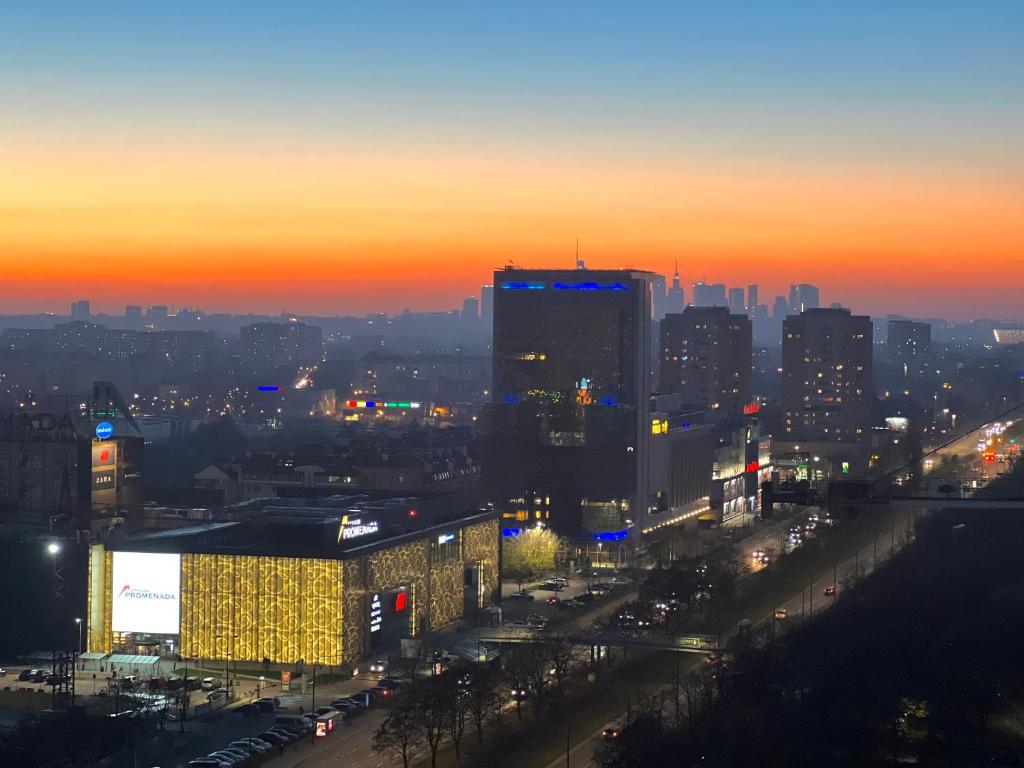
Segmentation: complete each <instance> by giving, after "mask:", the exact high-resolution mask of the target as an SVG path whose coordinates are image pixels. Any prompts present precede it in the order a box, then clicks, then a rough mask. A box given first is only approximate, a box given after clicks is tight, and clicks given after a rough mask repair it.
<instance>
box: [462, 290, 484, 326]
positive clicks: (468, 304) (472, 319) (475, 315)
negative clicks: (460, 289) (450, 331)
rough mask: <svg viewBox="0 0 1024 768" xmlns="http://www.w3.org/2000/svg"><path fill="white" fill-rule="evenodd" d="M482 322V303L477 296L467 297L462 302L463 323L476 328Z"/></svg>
mask: <svg viewBox="0 0 1024 768" xmlns="http://www.w3.org/2000/svg"><path fill="white" fill-rule="evenodd" d="M479 320H480V302H479V300H478V299H477V298H476V296H467V297H466V298H465V299H463V300H462V322H463V323H466V324H469V325H473V326H476V324H477V322H479Z"/></svg>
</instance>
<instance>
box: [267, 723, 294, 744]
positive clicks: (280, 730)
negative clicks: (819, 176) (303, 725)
mask: <svg viewBox="0 0 1024 768" xmlns="http://www.w3.org/2000/svg"><path fill="white" fill-rule="evenodd" d="M270 732H271V733H276V734H277V735H279V736H280V737H281V738H282V739H284V740H285V741H286V742H288V743H289V744H294V743H295V742H296V741H298V740H299V734H298V733H296V732H295V731H292V730H289V729H288V728H285V727H284V726H283V725H276V726H274V727H273V728H271V729H270Z"/></svg>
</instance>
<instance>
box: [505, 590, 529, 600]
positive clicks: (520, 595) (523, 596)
mask: <svg viewBox="0 0 1024 768" xmlns="http://www.w3.org/2000/svg"><path fill="white" fill-rule="evenodd" d="M508 599H509V600H526V601H527V602H533V600H534V597H533V595H531V594H530V593H529V592H527V591H526V590H525V589H520V590H519V591H518V592H513V593H512V594H511V595H509V596H508Z"/></svg>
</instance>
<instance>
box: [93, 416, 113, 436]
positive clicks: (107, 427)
mask: <svg viewBox="0 0 1024 768" xmlns="http://www.w3.org/2000/svg"><path fill="white" fill-rule="evenodd" d="M112 434H114V425H113V424H111V423H110V422H109V421H101V422H100V423H99V424H97V425H96V437H98V438H99V439H100V440H106V439H107V438H108V437H110V436H111V435H112Z"/></svg>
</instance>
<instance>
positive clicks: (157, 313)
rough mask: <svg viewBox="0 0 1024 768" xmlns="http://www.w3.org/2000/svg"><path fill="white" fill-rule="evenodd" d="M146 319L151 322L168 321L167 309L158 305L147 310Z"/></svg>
mask: <svg viewBox="0 0 1024 768" xmlns="http://www.w3.org/2000/svg"><path fill="white" fill-rule="evenodd" d="M146 318H147V319H149V320H166V319H167V307H166V306H163V305H160V304H157V305H155V306H152V307H150V308H149V309H147V310H146Z"/></svg>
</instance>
